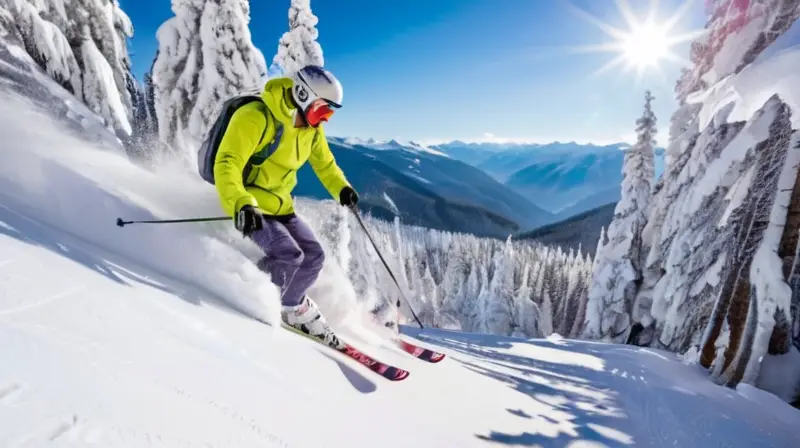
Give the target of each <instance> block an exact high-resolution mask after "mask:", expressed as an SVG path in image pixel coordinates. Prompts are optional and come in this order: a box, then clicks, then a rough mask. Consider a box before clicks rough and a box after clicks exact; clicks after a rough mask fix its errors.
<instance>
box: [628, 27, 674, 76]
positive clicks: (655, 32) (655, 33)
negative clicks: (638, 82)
mask: <svg viewBox="0 0 800 448" xmlns="http://www.w3.org/2000/svg"><path fill="white" fill-rule="evenodd" d="M619 45H620V49H621V51H622V55H623V56H624V57H625V59H626V61H627V63H628V64H629V65H631V66H634V67H636V68H637V69H646V68H648V67H653V68H657V67H658V66H659V62H661V61H662V60H665V59H668V58H670V56H671V55H670V45H671V41H670V37H669V30H667V29H665V28H664V27H663V26H660V25H658V24H656V23H653V22H650V21H648V22H645V23H641V24H635V26H634V28H633V29H632V30H631V31H630V34H628V35H627V36H624V37H623V38H622V39H620V41H619Z"/></svg>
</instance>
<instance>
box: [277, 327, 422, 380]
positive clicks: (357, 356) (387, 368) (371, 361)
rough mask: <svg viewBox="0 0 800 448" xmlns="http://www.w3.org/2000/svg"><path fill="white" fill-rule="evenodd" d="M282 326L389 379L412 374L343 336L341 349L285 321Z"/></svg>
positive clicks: (402, 378) (398, 378)
mask: <svg viewBox="0 0 800 448" xmlns="http://www.w3.org/2000/svg"><path fill="white" fill-rule="evenodd" d="M281 327H283V328H285V329H287V330H290V331H291V332H293V333H296V334H299V335H300V336H305V337H306V338H308V339H311V340H312V341H314V342H316V343H318V344H320V345H324V346H325V347H328V348H330V349H333V350H336V351H337V352H339V353H342V354H344V355H345V356H347V357H349V358H351V359H354V360H356V361H358V363H359V364H361V365H362V366H364V367H366V368H368V369H369V370H372V371H373V372H375V373H377V374H378V375H380V376H382V377H384V378H386V379H387V380H389V381H402V380H404V379H406V378H408V375H410V372H409V371H408V370H405V369H401V368H399V367H395V366H393V365H391V364H386V363H385V362H382V361H379V360H377V359H375V358H373V357H372V356H370V355H367V354H366V353H364V352H362V351H361V350H359V349H358V348H356V347H355V346H354V345H352V344H350V343H348V342H346V341H344V340H343V339H342V338H339V340H340V341H342V342H344V344H345V346H344V347H343V348H341V349H340V348H336V347H334V346H332V345H328V344H326V343H324V342H323V341H322V340H321V339H319V338H315V337H314V336H311V335H309V334H306V333H303V332H302V331H299V330H298V329H296V328H293V327H290V326H288V325H286V324H284V323H281Z"/></svg>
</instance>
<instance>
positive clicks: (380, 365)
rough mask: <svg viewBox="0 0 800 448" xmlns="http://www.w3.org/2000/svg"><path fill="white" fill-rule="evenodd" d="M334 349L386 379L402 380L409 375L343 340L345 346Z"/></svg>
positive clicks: (405, 371) (406, 371)
mask: <svg viewBox="0 0 800 448" xmlns="http://www.w3.org/2000/svg"><path fill="white" fill-rule="evenodd" d="M331 348H333V347H331ZM335 350H337V351H338V352H340V353H344V354H345V355H347V356H349V357H351V358H353V359H355V360H356V361H358V362H359V363H361V364H362V365H364V366H366V367H367V368H368V369H370V370H372V371H373V372H375V373H377V374H378V375H380V376H382V377H384V378H386V379H387V380H390V381H402V380H404V379H406V378H408V375H409V372H408V370H403V369H401V368H399V367H395V366H392V365H389V364H386V363H385V362H381V361H378V360H377V359H375V358H373V357H371V356H369V355H367V354H364V353H362V352H361V351H360V350H359V349H357V348H355V347H353V346H352V345H350V344H348V343H346V342H345V347H344V348H343V349H335Z"/></svg>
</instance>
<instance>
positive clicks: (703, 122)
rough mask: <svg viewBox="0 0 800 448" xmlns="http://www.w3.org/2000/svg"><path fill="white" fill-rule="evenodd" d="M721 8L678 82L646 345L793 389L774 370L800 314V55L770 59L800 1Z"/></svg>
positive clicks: (646, 281)
mask: <svg viewBox="0 0 800 448" xmlns="http://www.w3.org/2000/svg"><path fill="white" fill-rule="evenodd" d="M709 12H710V13H711V14H710V16H711V17H710V19H709V22H708V25H707V31H708V33H707V35H706V36H704V37H703V38H701V39H699V40H698V41H697V42H695V44H694V45H693V53H692V61H693V62H694V64H695V65H694V67H692V68H691V69H688V70H686V71H685V72H684V74H683V76H682V78H681V80H680V81H679V83H678V84H677V85H676V93H677V97H678V100H679V102H680V107H679V109H678V110H677V111H676V112H675V114H674V115H673V117H672V123H671V130H670V140H671V141H670V142H669V145H668V149H667V153H668V155H669V157H668V165H667V167H666V170H665V174H664V176H662V179H661V181H660V182H659V183H658V184H657V185H656V187H655V189H654V195H655V203H654V208H653V212H652V213H651V216H650V220H649V223H648V225H647V227H646V228H645V229H644V232H643V238H644V240H645V242H646V243H647V244H649V245H650V247H651V249H650V251H649V254H648V257H647V260H646V264H645V269H644V276H643V282H642V287H641V288H640V292H639V295H638V296H637V306H636V307H635V309H634V312H637V311H638V312H643V318H642V319H641V321H640V323H641V328H642V329H643V332H642V335H644V336H642V337H640V338H639V341H638V342H637V343H642V344H649V345H651V346H655V347H659V348H666V349H669V350H673V351H677V352H683V351H686V350H687V349H689V348H690V347H695V348H696V349H699V352H700V358H699V361H700V364H701V365H702V366H704V367H706V368H708V369H709V372H710V373H711V375H712V377H713V378H715V379H716V380H717V381H718V382H719V383H721V384H728V385H731V386H733V385H735V384H737V383H739V382H742V381H744V382H748V383H751V384H759V382H760V381H761V378H762V376H763V375H762V374H763V373H764V372H763V369H765V368H766V369H767V370H768V371H767V373H766V374H765V375H766V377H772V378H775V377H781V378H785V379H784V380H781V381H783V383H784V385H785V386H786V387H785V389H786V390H788V389H792V388H794V387H795V386H797V384H798V383H800V378H798V377H796V376H794V375H792V374H790V373H789V372H783V373H782V374H776V373H775V372H772V373H770V372H769V370H770V369H773V368H774V366H775V365H776V364H779V363H780V361H775V360H776V359H779V357H781V356H784V357H785V356H790V352H791V351H792V350H793V345H792V342H791V340H792V337H793V335H792V329H793V325H794V323H795V322H797V319H798V317H797V313H796V312H794V311H793V310H794V309H796V308H797V305H796V303H797V301H798V299H797V294H796V292H795V291H794V289H795V286H796V280H795V279H796V277H793V276H795V275H796V274H794V272H795V266H796V264H795V261H794V260H795V257H796V255H795V254H796V253H797V240H798V231H800V223H799V222H797V220H796V218H793V216H795V215H794V214H795V213H800V205H798V204H800V201H796V200H795V199H794V198H796V197H800V192H798V189H800V187H798V186H796V185H797V184H798V181H797V166H798V162H799V161H800V160H798V147H797V129H796V128H797V124H796V123H797V121H796V114H797V113H798V111H797V110H796V109H794V110H790V104H794V103H792V98H794V97H796V91H794V92H792V91H791V90H787V89H788V86H789V85H790V84H792V81H788V80H787V79H788V77H790V76H793V75H791V74H792V73H796V67H797V64H798V62H797V60H798V57H797V56H796V55H797V54H800V53H792V52H789V53H788V54H780V53H777V54H773V55H771V56H769V57H766V58H760V56H761V52H762V51H763V50H764V49H766V48H767V47H768V46H769V45H770V44H772V43H773V42H774V41H775V40H776V39H777V38H778V36H780V35H781V34H782V33H783V32H784V31H786V30H787V29H788V28H789V27H790V26H791V25H792V24H793V23H794V22H795V21H796V19H797V17H798V15H800V2H798V1H797V0H785V1H784V0H763V1H762V0H749V1H746V0H745V1H715V2H710V9H709ZM733 92H735V93H736V94H735V95H732V93H733ZM770 95H771V97H770ZM787 101H788V102H789V103H787ZM648 308H649V314H650V315H649V316H647V311H648ZM781 381H778V383H780V382H781ZM772 383H773V384H774V383H775V381H772ZM771 387H774V386H771ZM779 395H780V396H782V397H784V398H786V397H787V395H786V394H784V393H779Z"/></svg>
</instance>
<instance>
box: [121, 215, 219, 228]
mask: <svg viewBox="0 0 800 448" xmlns="http://www.w3.org/2000/svg"><path fill="white" fill-rule="evenodd" d="M229 219H232V218H231V217H230V216H215V217H211V218H189V219H154V220H149V221H123V220H122V218H117V225H118V226H120V227H123V226H125V225H126V224H169V223H176V222H208V221H227V220H229Z"/></svg>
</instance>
